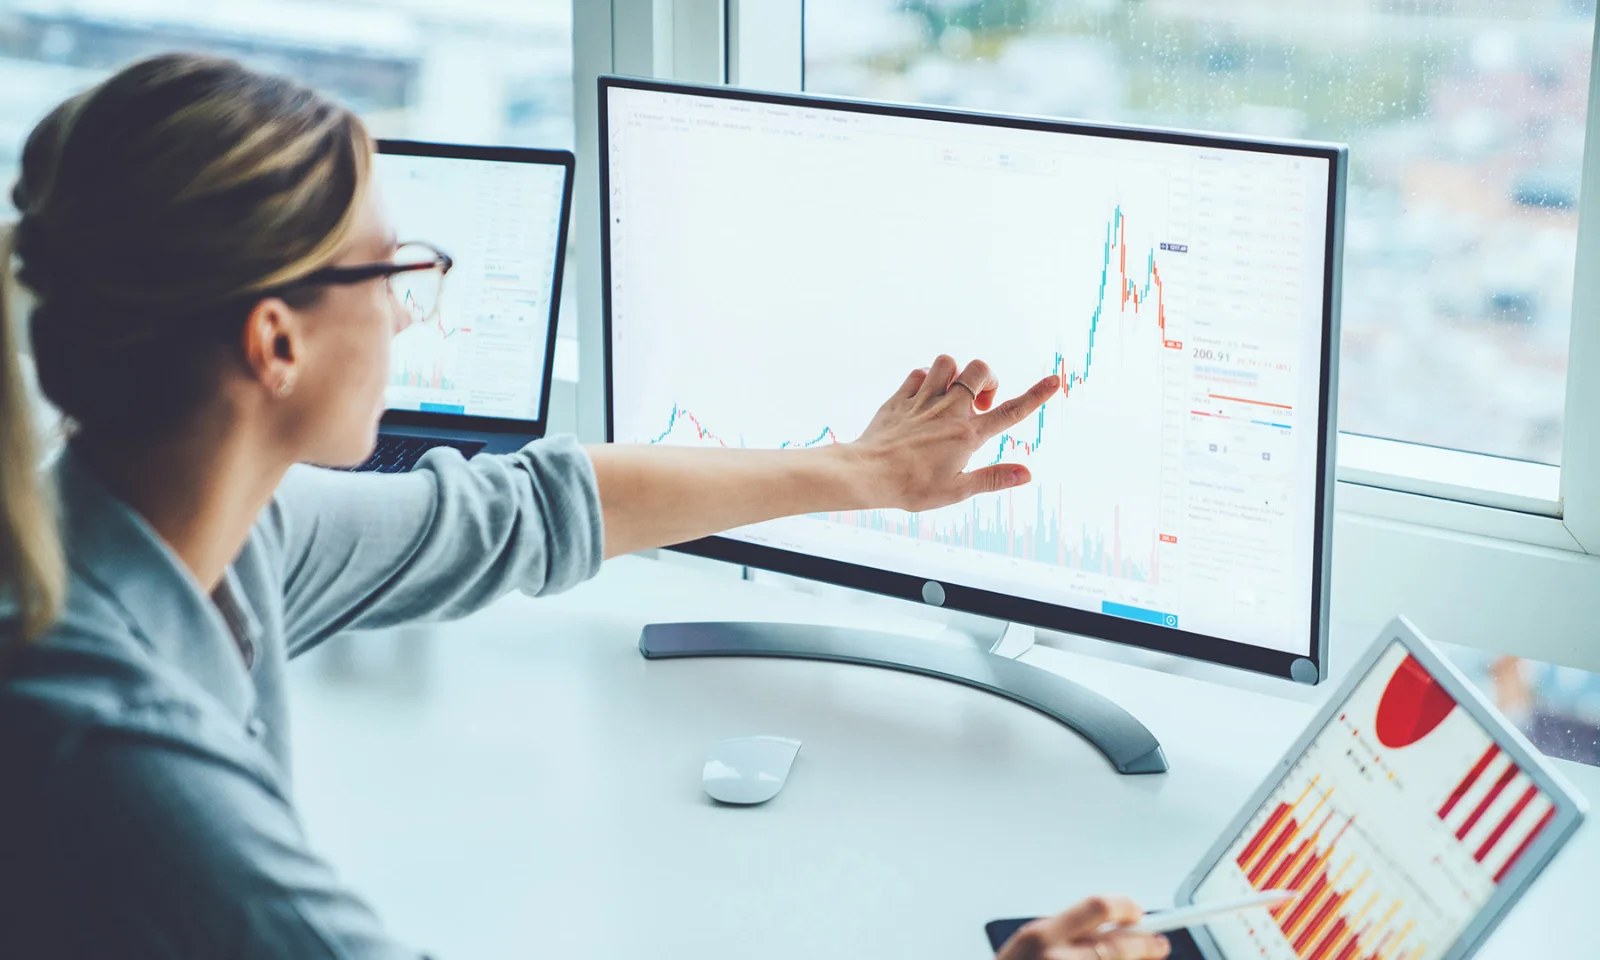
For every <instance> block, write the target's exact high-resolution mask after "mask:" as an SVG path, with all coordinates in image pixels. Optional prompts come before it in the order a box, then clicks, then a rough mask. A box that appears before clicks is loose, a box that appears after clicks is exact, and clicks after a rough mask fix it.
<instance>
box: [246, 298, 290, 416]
mask: <svg viewBox="0 0 1600 960" xmlns="http://www.w3.org/2000/svg"><path fill="white" fill-rule="evenodd" d="M298 321H299V318H298V316H297V315H296V314H295V311H294V310H293V309H292V308H290V306H289V305H288V304H287V303H285V302H283V300H281V299H279V298H277V297H267V298H265V299H263V300H260V301H257V303H256V305H255V306H254V307H252V308H251V309H250V316H249V317H248V318H247V319H246V320H245V324H244V333H243V335H242V336H243V342H242V344H241V346H242V347H243V348H244V359H245V365H246V366H247V367H248V368H249V369H250V372H251V373H252V374H253V375H254V376H255V378H256V380H257V381H258V382H260V384H261V385H262V386H263V387H264V388H266V389H267V390H269V391H271V392H272V393H274V394H279V393H287V392H288V390H287V387H286V385H287V386H292V385H293V383H294V380H295V376H296V368H297V367H298V366H299V365H300V362H301V359H302V355H303V351H302V349H301V346H302V345H301V342H300V328H299V322H298Z"/></svg>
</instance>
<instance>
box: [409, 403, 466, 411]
mask: <svg viewBox="0 0 1600 960" xmlns="http://www.w3.org/2000/svg"><path fill="white" fill-rule="evenodd" d="M417 409H418V410H420V411H422V412H423V413H466V412H467V407H466V404H463V403H429V402H427V401H426V400H424V401H423V402H422V403H419V404H417Z"/></svg>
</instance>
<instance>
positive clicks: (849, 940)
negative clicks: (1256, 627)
mask: <svg viewBox="0 0 1600 960" xmlns="http://www.w3.org/2000/svg"><path fill="white" fill-rule="evenodd" d="M874 616H876V617H877V618H878V620H879V622H877V623H876V624H872V623H870V622H869V625H877V626H884V625H885V623H884V622H883V621H882V617H883V616H885V615H874V614H869V613H863V612H861V611H858V610H855V609H853V608H851V607H846V606H843V605H840V604H837V603H828V602H824V601H819V600H817V599H815V598H811V597H807V596H804V595H802V594H797V593H793V592H790V591H785V590H781V589H778V588H774V587H771V586H762V585H757V584H749V583H742V582H739V581H733V580H726V579H720V578H711V577H708V576H706V575H704V574H702V573H700V572H697V571H693V570H687V569H683V568H680V567H674V566H670V565H666V564H660V563H654V562H650V561H645V560H638V559H628V560H623V561H619V562H614V563H612V564H610V565H608V566H607V568H606V570H605V572H603V573H602V574H601V576H600V577H599V578H598V579H597V580H596V581H595V582H593V583H590V584H586V585H585V586H583V587H581V588H579V589H577V590H575V591H572V592H571V593H568V594H565V595H563V596H560V597H555V598H550V599H546V600H538V601H535V600H529V599H527V598H524V597H515V598H510V599H507V600H505V601H502V602H501V603H499V604H496V605H495V606H494V607H493V608H491V609H490V610H488V611H485V612H484V613H482V614H480V615H478V616H477V617H474V618H472V619H470V620H468V621H465V622H463V623H460V624H455V625H451V626H447V627H441V628H438V631H439V636H438V637H437V639H436V640H435V641H432V642H430V647H429V649H428V650H426V651H424V652H425V653H426V654H428V655H429V656H431V657H432V658H433V663H432V664H431V667H430V670H429V671H428V673H427V674H426V677H425V679H424V680H423V681H422V682H419V683H417V684H413V685H411V686H407V685H406V684H404V683H401V684H397V685H395V686H393V687H379V688H371V687H361V688H351V687H346V686H340V685H338V684H336V683H333V682H332V681H330V680H328V679H327V678H325V677H323V676H320V675H319V672H318V671H317V670H316V669H315V666H316V665H315V664H314V663H312V664H309V665H307V666H305V667H297V670H298V671H299V672H300V677H299V680H300V681H301V682H300V683H299V685H298V690H297V692H296V694H295V697H296V701H297V702H296V703H295V705H294V706H295V710H296V717H295V723H296V730H295V745H296V750H297V761H298V762H297V791H298V794H299V796H300V800H301V803H302V806H303V808H304V810H305V815H306V820H307V824H308V829H309V830H310V831H311V833H312V839H313V841H314V842H315V843H316V844H317V845H318V847H319V848H320V849H321V850H323V851H324V852H325V853H326V854H327V855H328V856H329V857H330V859H332V860H333V862H334V863H335V864H336V865H337V866H338V867H339V868H340V870H341V873H342V874H343V876H344V877H345V878H346V879H347V880H348V881H349V882H350V883H351V884H353V885H354V886H355V887H356V888H357V889H359V890H361V891H362V892H363V893H364V894H365V895H366V896H367V897H368V898H369V899H370V900H371V901H372V902H373V903H374V904H375V905H376V906H377V908H378V909H379V911H380V913H381V914H382V915H383V916H384V919H385V920H386V921H387V922H388V923H389V925H390V927H391V928H392V929H393V930H394V931H395V932H396V933H397V934H398V935H400V936H401V937H403V938H404V939H406V940H407V942H410V943H413V944H415V945H417V946H419V947H421V948H424V949H428V950H430V951H433V952H435V953H436V955H437V956H439V957H440V958H441V960H464V958H474V960H476V958H485V957H562V958H612V957H615V958H624V957H625V958H628V960H637V958H639V957H649V958H652V960H675V958H683V960H689V958H694V960H721V958H727V960H752V958H757V957H759V958H762V960H785V958H796V960H799V958H806V960H815V958H819V957H830V958H831V957H882V958H900V957H904V958H907V960H911V958H915V960H934V958H951V960H958V958H959V960H977V958H981V957H984V956H987V955H988V952H987V949H986V948H987V944H986V943H985V941H984V938H983V934H982V927H983V923H984V922H985V921H986V920H989V919H992V918H995V917H1000V916H1012V915H1018V914H1021V913H1033V912H1042V911H1049V910H1054V909H1058V908H1060V907H1063V906H1065V905H1066V904H1068V903H1069V902H1071V901H1073V900H1075V899H1077V898H1078V897H1080V896H1082V895H1084V894H1087V893H1090V892H1093V891H1110V892H1125V893H1128V894H1131V895H1133V896H1135V897H1137V898H1139V899H1141V900H1142V901H1144V902H1147V903H1149V904H1152V905H1157V904H1167V903H1170V897H1171V893H1172V891H1173V889H1174V888H1175V887H1176V885H1177V883H1178V881H1179V879H1180V878H1181V877H1182V876H1183V875H1184V874H1185V873H1186V872H1187V870H1188V869H1189V867H1190V866H1191V865H1192V864H1193V862H1194V861H1195V860H1196V858H1197V857H1198V855H1199V854H1200V853H1201V851H1202V850H1203V849H1204V848H1205V847H1206V846H1207V845H1208V844H1209V843H1210V841H1211V840H1212V839H1213V837H1214V835H1215V834H1216V832H1217V831H1218V830H1219V829H1220V828H1221V826H1222V824H1223V822H1224V821H1225V820H1226V818H1227V817H1228V816H1229V815H1230V814H1232V813H1233V812H1234V811H1235V809H1236V808H1237V806H1238V805H1239V804H1240V803H1241V802H1242V801H1243V799H1244V797H1245V795H1246V794H1247V793H1248V792H1249V791H1250V789H1251V788H1252V787H1253V786H1255V785H1256V783H1257V782H1258V779H1259V778H1260V777H1261V776H1262V775H1263V773H1264V772H1265V770H1266V768H1267V767H1268V766H1269V765H1270V763H1271V762H1272V761H1273V760H1274V759H1276V758H1277V756H1278V755H1279V754H1280V753H1281V751H1282V750H1283V749H1285V748H1286V747H1287V745H1288V743H1289V742H1290V740H1291V739H1292V738H1293V736H1294V735H1295V734H1296V733H1297V732H1298V731H1299V730H1300V728H1301V727H1302V726H1303V724H1304V722H1305V721H1306V719H1308V717H1309V714H1310V712H1311V708H1310V707H1309V706H1308V705H1307V704H1305V703H1301V702H1295V701H1293V700H1287V699H1280V698H1278V697H1273V696H1267V695H1263V694H1260V693H1251V692H1246V691H1241V690H1237V689H1230V688H1227V687H1223V686H1217V685H1214V684H1208V683H1203V682H1200V681H1197V680H1193V679H1189V678H1186V677H1178V676H1171V675H1167V674H1162V673H1156V672H1152V671H1148V670H1142V669H1138V668H1135V667H1131V666H1127V665H1123V664H1117V663H1109V662H1105V661H1101V660H1096V659H1091V658H1087V657H1082V656H1079V655H1076V654H1069V653H1064V652H1061V651H1057V650H1048V649H1046V650H1035V651H1034V652H1032V653H1030V654H1028V655H1027V656H1028V658H1030V659H1034V660H1035V661H1036V662H1042V663H1048V664H1049V665H1051V666H1052V667H1056V668H1060V669H1064V670H1069V671H1071V674H1072V675H1073V676H1074V677H1075V678H1076V679H1079V680H1081V681H1084V682H1086V683H1089V684H1090V685H1091V686H1093V687H1095V688H1096V689H1098V690H1100V691H1102V692H1104V693H1106V694H1108V695H1110V696H1111V697H1112V698H1113V699H1115V700H1116V701H1117V702H1119V703H1121V704H1122V705H1123V706H1125V707H1127V708H1128V709H1129V710H1131V711H1132V712H1133V713H1134V714H1135V715H1136V716H1138V717H1139V718H1140V719H1142V720H1143V721H1144V722H1145V723H1146V724H1147V725H1148V726H1149V727H1150V728H1151V730H1152V731H1154V733H1155V734H1156V736H1157V737H1159V738H1160V739H1161V741H1162V744H1163V746H1164V747H1165V748H1166V753H1167V756H1168V758H1169V760H1170V761H1171V765H1172V770H1171V772H1170V773H1169V774H1167V775H1165V776H1155V777H1120V776H1118V775H1116V774H1115V773H1113V772H1112V771H1111V768H1110V767H1109V765H1108V764H1107V763H1106V761H1105V760H1104V759H1103V758H1102V757H1101V756H1100V755H1099V754H1098V753H1096V752H1095V751H1093V750H1092V749H1091V748H1090V747H1088V746H1087V745H1086V744H1085V743H1084V742H1083V741H1082V740H1081V739H1079V738H1078V737H1077V736H1076V735H1075V734H1073V733H1072V732H1070V731H1068V730H1066V729H1064V728H1062V727H1060V726H1058V725H1057V724H1055V723H1054V722H1053V721H1050V720H1047V719H1045V718H1044V717H1043V716H1040V715H1038V714H1036V713H1034V712H1032V711H1030V710H1027V709H1025V708H1023V707H1020V706H1018V705H1016V704H1014V703H1011V702H1010V701H1007V700H1003V699H1000V698H998V697H994V696H991V695H988V694H984V693H980V692H978V691H975V690H971V689H967V688H965V687H962V686H958V685H956V684H951V683H946V682H940V681H935V680H930V679H925V678H921V677H916V676H911V675H907V674H902V673H897V672H893V671H887V670H878V669H872V668H864V667H852V666H845V665H837V664H824V663H807V662H799V661H781V660H753V659H752V660H734V659H727V660H688V661H663V662H646V661H645V660H643V659H642V658H641V657H640V656H639V653H638V649H637V643H638V637H639V629H640V627H641V626H643V624H645V623H646V622H648V621H652V620H685V619H785V620H799V621H810V622H832V623H847V622H857V623H860V622H862V620H863V618H872V617H874ZM358 642H359V638H358ZM761 732H770V733H778V734H784V735H788V736H794V737H799V738H800V739H802V740H803V741H804V742H805V746H804V748H803V749H802V751H801V753H800V757H799V759H798V761H797V762H796V766H795V769H794V772H793V774H792V776H791V779H790V782H789V785H788V787H787V788H786V789H785V790H784V792H783V793H782V794H781V795H780V796H779V797H778V798H777V799H775V800H773V801H772V802H771V803H769V804H767V805H765V806H762V807H756V808H749V809H733V808H720V807H716V806H714V805H712V804H711V802H710V801H709V800H707V799H706V798H705V796H704V795H703V794H702V793H701V792H700V785H699V773H700V765H701V761H702V759H703V757H704V751H705V748H706V747H707V746H708V745H709V744H711V743H712V742H713V741H715V740H718V739H720V738H722V737H726V736H736V735H742V734H749V733H761ZM1562 767H1563V770H1564V771H1565V772H1566V773H1567V775H1568V776H1569V777H1570V778H1571V779H1572V780H1573V781H1574V782H1575V783H1577V784H1578V786H1579V788H1580V789H1581V790H1583V791H1584V792H1585V793H1586V794H1587V795H1588V796H1590V797H1592V798H1595V799H1600V770H1596V769H1594V768H1588V767H1581V766H1577V765H1573V764H1562ZM1597 884H1600V832H1597V828H1595V827H1594V826H1593V825H1592V824H1591V825H1588V826H1586V827H1585V828H1584V830H1583V831H1581V832H1580V833H1579V835H1578V837H1577V838H1576V839H1575V840H1574V841H1573V843H1572V845H1571V846H1569V847H1568V849H1567V850H1566V852H1565V853H1564V854H1563V855H1562V856H1561V857H1560V858H1559V859H1558V860H1557V862H1556V864H1555V865H1554V866H1553V867H1552V868H1551V869H1550V870H1549V871H1548V872H1547V873H1546V875H1545V876H1544V877H1543V878H1542V879H1541V880H1540V882H1539V883H1538V885H1537V887H1536V888H1535V890H1534V891H1533V892H1532V893H1531V894H1530V895H1529V897H1528V898H1527V899H1526V900H1525V901H1524V902H1523V904H1522V905H1521V907H1520V908H1519V909H1518V910H1516V911H1515V912H1514V913H1513V914H1512V916H1511V917H1510V918H1509V919H1508V920H1507V922H1506V923H1505V924H1504V925H1503V926H1502V928H1501V930H1500V932H1499V933H1498V934H1497V936H1496V937H1495V939H1494V941H1493V943H1492V944H1491V946H1490V947H1489V948H1488V949H1487V950H1486V951H1485V952H1484V953H1483V954H1482V956H1483V957H1485V958H1489V960H1524V958H1528V957H1535V956H1537V957H1580V956H1593V955H1595V949H1594V947H1593V942H1592V941H1591V940H1590V939H1588V934H1587V931H1585V930H1581V929H1579V927H1580V924H1579V923H1578V922H1575V921H1573V920H1571V919H1569V918H1572V917H1579V918H1582V917H1586V916H1587V915H1588V914H1589V913H1590V912H1592V909H1593V908H1592V903H1593V889H1594V887H1595V886H1596V885H1597Z"/></svg>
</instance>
